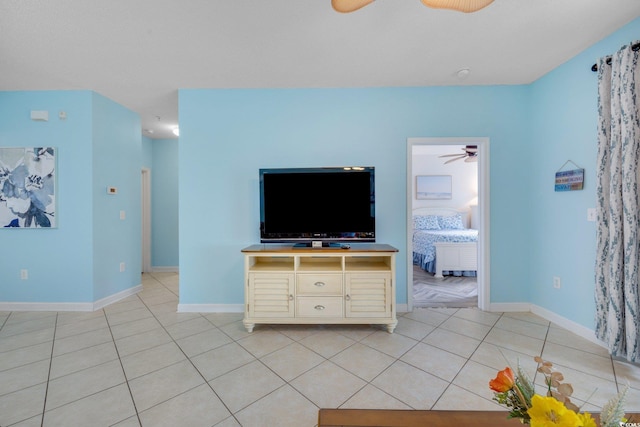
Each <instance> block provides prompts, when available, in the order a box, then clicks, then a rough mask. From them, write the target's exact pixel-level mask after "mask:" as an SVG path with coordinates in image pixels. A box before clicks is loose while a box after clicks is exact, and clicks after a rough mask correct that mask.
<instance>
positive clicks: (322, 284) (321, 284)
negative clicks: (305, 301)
mask: <svg viewBox="0 0 640 427" xmlns="http://www.w3.org/2000/svg"><path fill="white" fill-rule="evenodd" d="M314 285H316V286H317V287H321V286H324V285H325V283H324V282H316V283H314Z"/></svg>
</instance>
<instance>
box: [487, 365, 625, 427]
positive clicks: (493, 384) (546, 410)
mask: <svg viewBox="0 0 640 427" xmlns="http://www.w3.org/2000/svg"><path fill="white" fill-rule="evenodd" d="M534 360H535V361H536V363H537V364H538V367H537V372H539V373H541V374H543V375H544V378H545V385H546V387H547V394H546V396H541V395H539V394H536V392H535V389H534V386H533V383H532V381H531V380H530V379H529V377H527V375H526V374H525V373H524V372H522V370H521V369H520V367H518V369H517V373H516V374H514V372H513V370H512V369H511V368H510V367H508V366H507V367H506V368H505V369H503V370H502V371H499V372H498V374H497V375H496V377H495V378H494V379H492V380H491V381H489V388H490V389H491V390H492V391H493V392H494V397H493V400H495V401H496V402H498V403H499V404H501V405H503V406H506V407H507V408H508V409H509V418H518V419H520V421H521V422H522V423H523V424H531V426H532V427H548V426H549V427H550V426H563V427H597V426H598V425H597V424H596V421H595V419H594V418H593V417H592V416H591V414H590V413H588V412H580V408H579V407H578V406H576V405H575V404H574V403H573V402H571V398H570V397H571V395H572V394H573V387H572V386H571V384H568V383H563V382H562V381H564V376H563V375H562V374H561V373H560V372H558V371H555V370H554V369H553V364H552V363H551V362H548V361H546V360H543V359H542V358H541V357H538V356H536V357H535V358H534ZM627 389H628V387H627V388H625V389H624V390H623V391H621V392H620V393H618V395H616V396H615V397H613V398H612V399H611V400H609V402H607V404H606V405H605V406H604V407H603V408H602V412H601V413H600V426H601V427H618V426H620V425H621V423H623V422H626V421H627V420H626V419H624V409H623V405H624V399H625V396H626V393H627Z"/></svg>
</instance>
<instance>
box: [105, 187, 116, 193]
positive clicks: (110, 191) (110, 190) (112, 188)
mask: <svg viewBox="0 0 640 427" xmlns="http://www.w3.org/2000/svg"><path fill="white" fill-rule="evenodd" d="M107 194H118V189H117V188H116V187H107Z"/></svg>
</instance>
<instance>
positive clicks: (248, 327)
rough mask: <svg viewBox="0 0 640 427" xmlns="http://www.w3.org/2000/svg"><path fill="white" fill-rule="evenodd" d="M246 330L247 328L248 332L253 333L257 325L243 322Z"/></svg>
mask: <svg viewBox="0 0 640 427" xmlns="http://www.w3.org/2000/svg"><path fill="white" fill-rule="evenodd" d="M242 324H243V325H244V327H245V328H247V332H249V333H251V332H253V327H254V326H256V324H255V323H248V322H242Z"/></svg>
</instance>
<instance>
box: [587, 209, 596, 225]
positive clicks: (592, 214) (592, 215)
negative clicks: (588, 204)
mask: <svg viewBox="0 0 640 427" xmlns="http://www.w3.org/2000/svg"><path fill="white" fill-rule="evenodd" d="M595 220H596V208H588V209H587V221H591V222H593V221H595Z"/></svg>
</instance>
